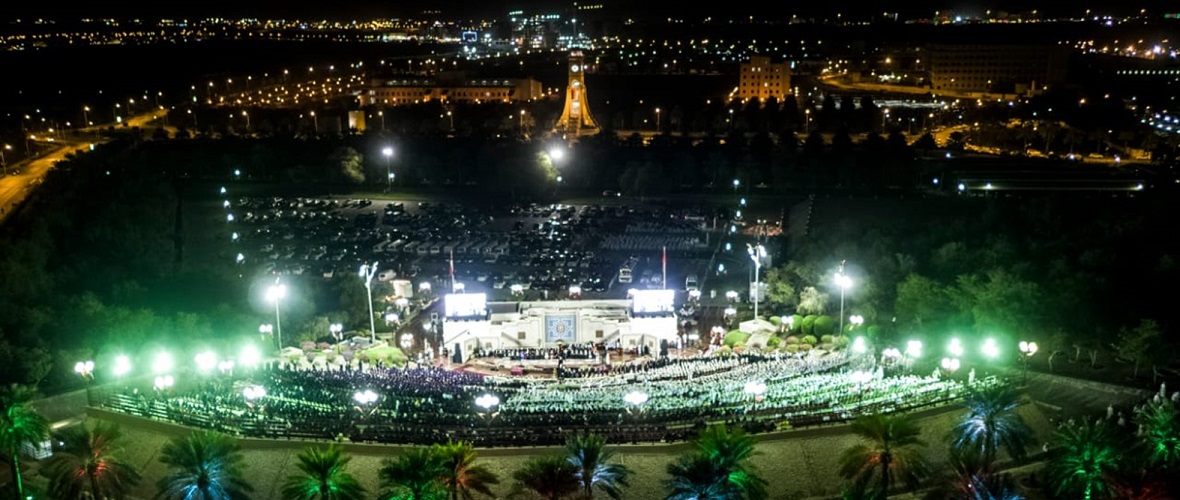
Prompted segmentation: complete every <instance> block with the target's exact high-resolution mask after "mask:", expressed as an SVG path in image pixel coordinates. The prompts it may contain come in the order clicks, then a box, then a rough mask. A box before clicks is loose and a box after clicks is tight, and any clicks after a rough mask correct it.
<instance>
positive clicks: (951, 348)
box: [946, 338, 963, 358]
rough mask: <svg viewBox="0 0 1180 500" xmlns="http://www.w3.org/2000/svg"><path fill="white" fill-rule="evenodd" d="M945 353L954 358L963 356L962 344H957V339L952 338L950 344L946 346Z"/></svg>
mask: <svg viewBox="0 0 1180 500" xmlns="http://www.w3.org/2000/svg"><path fill="white" fill-rule="evenodd" d="M946 352H947V353H948V354H950V355H951V356H954V357H956V358H958V357H962V356H963V344H962V343H961V342H959V339H958V338H952V339H951V343H950V344H948V345H947V346H946Z"/></svg>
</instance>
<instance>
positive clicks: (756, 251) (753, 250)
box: [746, 243, 843, 319]
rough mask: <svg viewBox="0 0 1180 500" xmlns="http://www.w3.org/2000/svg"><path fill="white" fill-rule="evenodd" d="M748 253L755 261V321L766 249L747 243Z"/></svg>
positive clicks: (760, 293)
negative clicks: (760, 273)
mask: <svg viewBox="0 0 1180 500" xmlns="http://www.w3.org/2000/svg"><path fill="white" fill-rule="evenodd" d="M746 252H748V253H749V254H750V260H752V261H754V319H758V299H760V298H761V295H762V287H761V286H759V282H758V278H759V276H758V273H759V271H761V270H762V259H765V258H766V247H764V246H762V245H758V246H754V245H751V244H749V243H747V244H746ZM841 314H843V312H841Z"/></svg>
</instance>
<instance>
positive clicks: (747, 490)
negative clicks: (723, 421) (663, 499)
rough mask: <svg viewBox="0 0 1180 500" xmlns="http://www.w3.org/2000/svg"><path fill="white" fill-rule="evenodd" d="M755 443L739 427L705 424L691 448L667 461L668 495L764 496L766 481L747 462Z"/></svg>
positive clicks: (681, 497)
mask: <svg viewBox="0 0 1180 500" xmlns="http://www.w3.org/2000/svg"><path fill="white" fill-rule="evenodd" d="M754 444H755V441H754V438H753V436H750V435H748V434H746V432H745V431H744V430H742V429H741V428H740V427H736V428H733V429H732V430H731V429H729V428H728V427H726V426H725V425H720V424H719V425H712V426H709V427H706V428H705V429H704V430H702V431H701V433H700V435H698V436H697V438H696V440H695V441H694V451H692V452H690V453H689V454H688V455H686V456H682V457H680V458H679V459H678V460H677V461H675V462H672V463H670V464H668V469H667V470H668V475H669V476H670V479H669V481H668V483H667V485H668V489H669V490H670V491H671V493H670V494H669V496H668V498H670V499H684V500H687V499H690V498H735V499H737V498H744V499H762V498H766V497H767V492H766V480H764V479H762V478H761V477H760V476H758V474H756V473H755V471H754V469H753V467H752V466H751V465H750V464H749V459H750V458H751V457H752V456H753V455H754V453H755V450H754Z"/></svg>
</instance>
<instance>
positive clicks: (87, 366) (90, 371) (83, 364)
mask: <svg viewBox="0 0 1180 500" xmlns="http://www.w3.org/2000/svg"><path fill="white" fill-rule="evenodd" d="M74 373H77V374H78V376H80V377H82V380H85V381H86V405H87V406H94V397H93V396H92V395H91V393H90V383H91V382H93V381H94V362H93V361H79V362H77V363H74Z"/></svg>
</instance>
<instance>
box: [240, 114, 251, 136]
mask: <svg viewBox="0 0 1180 500" xmlns="http://www.w3.org/2000/svg"><path fill="white" fill-rule="evenodd" d="M242 116H243V117H245V118H246V131H247V132H249V131H250V114H249V113H247V112H246V110H242Z"/></svg>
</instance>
